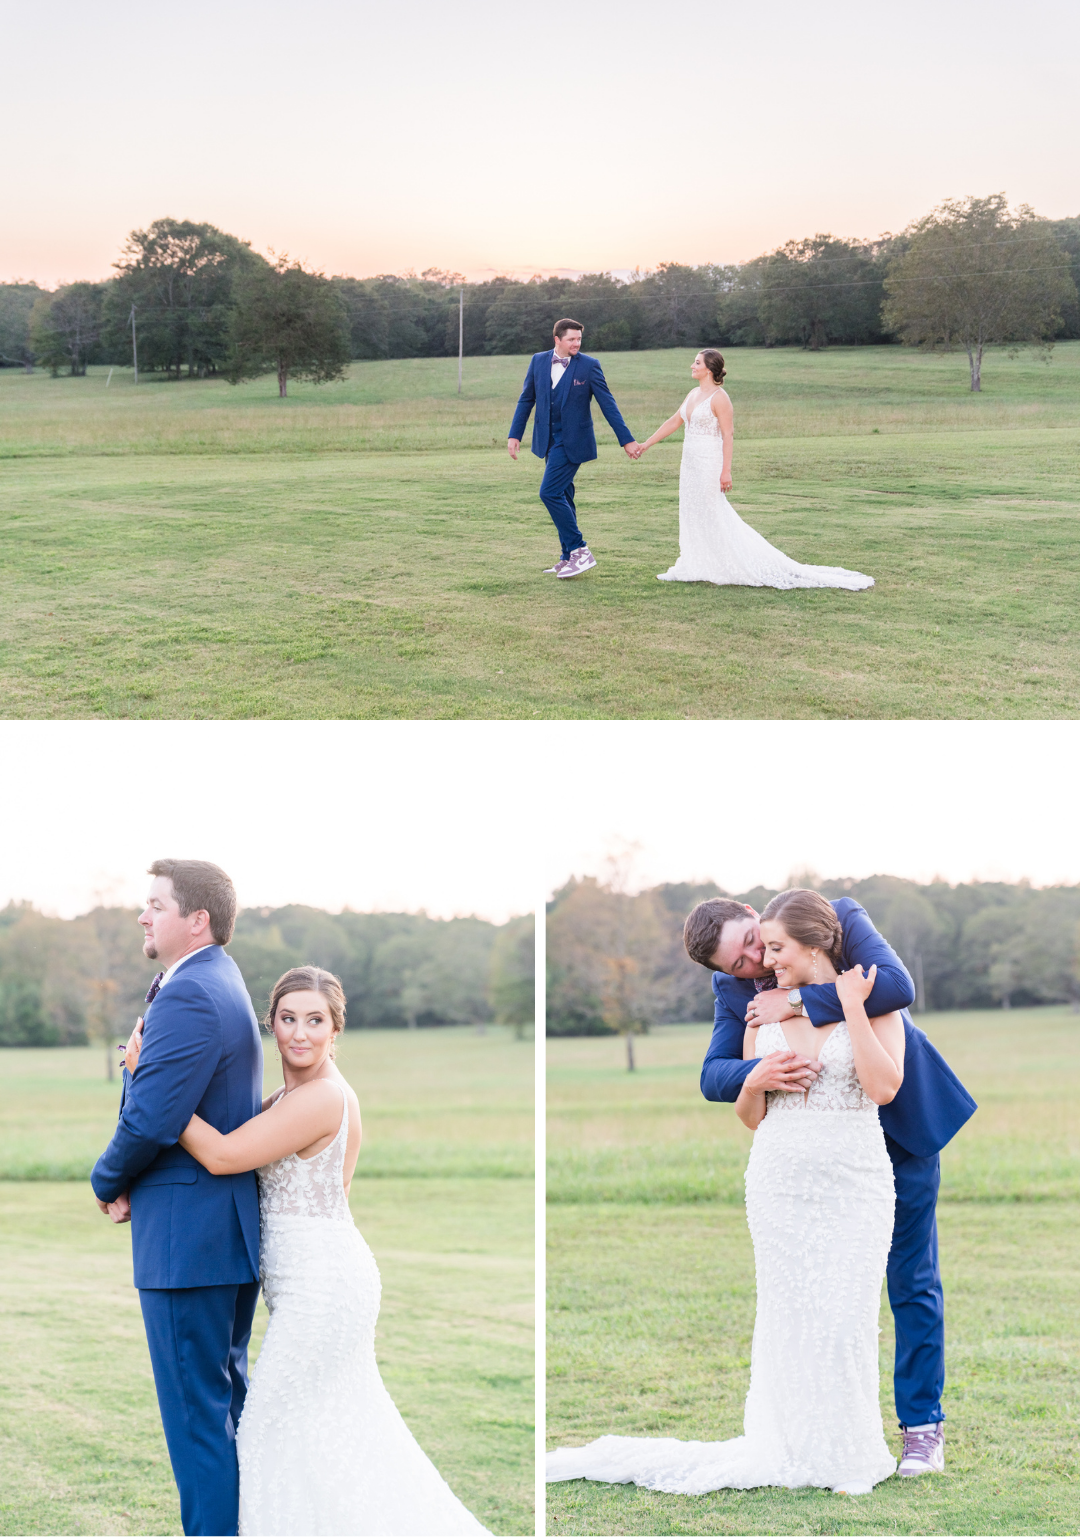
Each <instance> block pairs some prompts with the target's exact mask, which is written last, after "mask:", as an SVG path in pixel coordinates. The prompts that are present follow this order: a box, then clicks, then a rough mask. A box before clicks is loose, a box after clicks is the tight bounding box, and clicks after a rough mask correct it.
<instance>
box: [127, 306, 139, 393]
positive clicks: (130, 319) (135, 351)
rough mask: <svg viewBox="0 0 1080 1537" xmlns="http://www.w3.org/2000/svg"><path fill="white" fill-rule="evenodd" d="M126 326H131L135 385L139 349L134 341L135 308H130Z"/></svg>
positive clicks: (137, 372)
mask: <svg viewBox="0 0 1080 1537" xmlns="http://www.w3.org/2000/svg"><path fill="white" fill-rule="evenodd" d="M128 324H129V325H130V326H131V356H132V359H133V361H134V363H135V383H136V384H138V382H139V347H138V343H137V342H136V340H135V306H134V304H133V305H132V306H131V314H130V315H129V316H128Z"/></svg>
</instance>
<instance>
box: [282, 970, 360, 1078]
mask: <svg viewBox="0 0 1080 1537" xmlns="http://www.w3.org/2000/svg"><path fill="white" fill-rule="evenodd" d="M289 993H321V994H322V996H323V997H324V998H325V999H326V1007H327V1010H328V1011H329V1014H330V1022H331V1024H332V1025H333V1027H334V1034H333V1038H332V1039H331V1041H330V1055H331V1057H332V1056H333V1055H334V1046H335V1044H336V1042H337V1038H338V1036H339V1035H340V1034H341V1032H342V1031H343V1030H344V1028H345V989H344V988H343V987H342V985H341V980H340V978H338V977H335V976H334V973H333V972H332V971H323V969H322V967H321V966H294V967H293V968H292V970H291V971H287V972H286V973H285V975H284V976H283V977H278V979H277V981H276V982H275V983H274V990H273V992H272V993H271V994H270V1007H269V1008H268V1009H267V1011H266V1014H265V1015H264V1017H263V1024H264V1025H265V1027H266V1029H267V1030H269V1032H270V1034H271V1035H273V1033H274V1016H275V1015H276V1014H277V1011H278V1004H279V1003H280V1002H281V1000H282V999H283V998H285V997H287V996H288V994H289Z"/></svg>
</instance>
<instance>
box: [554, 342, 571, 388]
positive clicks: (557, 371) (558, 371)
mask: <svg viewBox="0 0 1080 1537" xmlns="http://www.w3.org/2000/svg"><path fill="white" fill-rule="evenodd" d="M558 357H559V354H558V353H557V352H556V351H555V350H554V348H552V352H551V388H552V389H556V388H557V387H558V384H559V380H560V379H561V378H562V376H563V374H564V373H565V372H566V368H569V367H570V362H571V360H570V359H569V358H568V359H567V361H566V368H564V367H563V366H562V364H561V363H560V362H559V361H558Z"/></svg>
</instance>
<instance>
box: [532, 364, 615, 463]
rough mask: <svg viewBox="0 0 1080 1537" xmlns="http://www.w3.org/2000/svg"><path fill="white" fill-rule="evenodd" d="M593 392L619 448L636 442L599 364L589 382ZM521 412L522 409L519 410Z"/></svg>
mask: <svg viewBox="0 0 1080 1537" xmlns="http://www.w3.org/2000/svg"><path fill="white" fill-rule="evenodd" d="M589 383H590V384H591V385H592V392H593V394H594V395H595V396H596V399H597V403H598V404H599V406H600V409H601V411H603V413H604V419H605V421H606V422H607V424H608V426H609V427H610V428H611V430H612V432H613V433H614V434H615V436H616V437H617V438H618V440H619V447H620V448H625V447H626V445H627V443H632V442H633V441H634V434H633V433H632V432H631V431H630V429H629V427H628V426H627V425H626V423H625V422H624V421H623V419H622V413H621V412H620V410H619V408H618V406H617V405H616V404H615V396H614V395H613V394H612V393H611V391H610V390H609V389H608V384H607V380H606V379H605V378H604V370H603V369H602V368H601V367H600V364H599V363H594V364H593V371H592V377H591V378H590V380H589ZM518 409H519V410H520V407H519V408H518Z"/></svg>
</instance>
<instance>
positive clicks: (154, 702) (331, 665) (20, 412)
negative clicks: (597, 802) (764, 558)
mask: <svg viewBox="0 0 1080 1537" xmlns="http://www.w3.org/2000/svg"><path fill="white" fill-rule="evenodd" d="M689 360H690V354H689V352H686V353H684V352H681V351H678V352H651V353H618V354H611V355H608V356H607V357H605V358H604V363H605V367H606V370H607V373H608V377H609V380H610V382H611V383H612V385H613V387H614V389H615V390H616V393H617V395H618V398H619V401H620V404H621V406H622V408H623V411H624V415H625V416H626V418H627V421H628V423H629V425H630V426H631V428H632V430H634V431H635V432H637V433H639V434H640V435H642V436H644V435H645V434H646V433H647V432H648V431H651V430H652V428H653V427H654V426H656V425H657V424H658V423H659V422H660V421H661V420H662V419H663V418H664V417H665V416H666V415H668V414H670V412H671V411H672V410H673V409H674V407H675V406H676V405H677V403H678V401H679V400H680V399H681V397H682V395H683V393H684V391H685V387H686V385H687V382H688V381H687V377H686V370H687V366H688V363H689ZM728 361H729V379H728V386H729V389H730V391H731V394H732V398H733V400H734V402H735V408H736V425H737V447H736V464H735V474H736V491H735V494H734V498H733V499H734V502H735V505H736V507H737V508H738V510H739V511H740V512H742V513H743V514H744V515H745V516H746V517H747V518H748V519H749V520H750V521H751V522H752V523H753V524H754V525H755V526H756V527H758V528H759V529H760V530H761V531H762V532H763V533H764V534H765V535H766V536H767V537H769V538H770V539H772V540H774V541H775V542H777V543H779V544H780V545H781V546H782V547H783V548H784V549H785V550H786V551H787V552H788V553H789V554H791V555H792V556H794V557H796V558H798V559H801V560H810V561H815V562H822V563H830V564H831V563H843V564H846V565H848V566H854V567H857V568H858V569H860V570H865V571H868V572H870V573H871V574H873V575H875V576H876V577H877V579H878V585H877V587H876V588H875V589H874V591H873V592H871V593H868V594H850V593H838V592H795V593H776V592H770V591H759V590H750V589H731V588H725V589H717V588H711V587H707V586H703V585H700V584H694V585H690V586H685V587H684V586H679V585H677V584H661V583H658V582H657V581H656V579H655V578H656V573H657V572H658V571H662V570H664V569H666V567H667V566H668V565H669V564H670V563H671V561H672V559H673V558H674V554H675V551H676V546H677V495H678V487H677V480H678V456H679V451H680V446H679V439H678V438H675V439H672V440H670V441H669V442H668V443H667V444H666V445H662V446H661V447H660V448H659V449H657V450H656V451H655V452H654V453H652V454H650V455H649V456H648V457H647V458H646V459H645V460H644V461H643V462H642V463H641V464H639V465H633V464H631V463H629V462H628V461H627V460H626V459H625V458H624V456H623V455H621V454H620V453H619V451H618V449H617V448H616V447H615V446H614V444H613V440H612V439H611V436H610V434H609V433H608V432H607V428H606V426H604V424H603V423H601V424H600V440H601V444H602V446H601V453H600V459H599V461H598V463H597V464H595V465H592V466H586V467H585V469H584V470H583V472H582V475H581V478H580V485H579V505H580V507H581V510H582V524H583V528H584V531H585V533H586V536H587V538H588V539H589V541H590V543H591V545H592V546H593V548H594V550H595V551H596V553H597V555H598V558H599V560H600V566H599V568H598V570H597V571H596V572H593V573H591V574H590V575H589V576H588V577H586V578H584V579H583V580H580V581H575V582H561V583H556V582H554V581H553V580H548V579H546V578H544V577H542V575H541V570H540V568H541V567H543V566H544V565H547V564H549V562H550V558H551V555H552V553H553V549H554V543H553V538H552V532H551V527H550V523H549V521H548V519H547V515H546V513H544V511H543V509H542V507H541V506H540V503H539V502H538V501H537V500H536V489H537V485H538V480H539V473H540V466H539V464H538V462H537V461H535V460H533V459H532V457H531V456H530V455H525V456H524V458H523V461H522V462H521V463H519V464H518V465H513V464H511V463H510V461H509V459H508V458H507V456H506V453H505V449H504V446H503V445H504V443H505V436H506V431H507V427H508V423H509V418H510V413H511V410H512V407H513V403H514V400H515V398H516V395H517V392H518V390H519V388H520V383H521V378H522V375H523V372H524V359H521V358H474V359H468V360H466V364H465V377H466V387H465V392H464V395H463V396H462V398H461V399H458V397H457V395H456V393H455V391H456V365H455V363H454V361H453V360H423V359H421V360H411V361H402V362H388V363H357V364H354V365H353V367H352V370H351V375H350V378H349V380H348V381H347V382H346V383H344V384H342V385H334V386H328V387H324V388H322V389H316V388H315V387H314V386H295V387H294V389H293V393H292V394H291V395H290V398H289V399H288V400H287V401H284V402H282V401H279V400H278V399H277V398H276V396H275V394H274V391H275V388H276V386H275V385H274V383H273V381H272V380H263V381H258V382H256V383H253V384H249V385H244V386H241V387H239V388H237V389H233V388H231V387H230V386H228V385H225V384H222V383H219V382H216V381H201V382H198V381H193V382H182V383H179V384H165V383H158V382H144V383H142V384H140V385H139V387H138V390H136V389H135V388H134V386H133V385H132V382H131V377H130V373H129V372H128V371H125V370H118V371H117V372H115V373H114V375H113V379H112V383H111V385H109V386H108V387H107V386H106V378H107V370H105V369H98V370H91V371H90V373H89V374H88V376H87V377H86V378H85V379H56V380H54V379H50V378H48V377H46V376H45V375H42V374H38V375H34V376H30V377H28V376H26V375H24V374H22V373H20V372H18V371H16V370H10V369H9V370H0V460H2V461H3V462H2V463H0V485H2V486H3V490H4V497H3V502H2V507H3V529H4V536H5V537H4V543H3V551H4V553H3V557H2V559H3V573H4V581H5V587H6V590H7V591H8V592H9V593H10V594H11V598H10V601H9V603H8V605H7V606H6V614H5V617H4V618H3V620H2V621H0V680H2V685H3V704H2V705H0V710H2V712H3V714H4V715H5V716H8V717H61V716H62V717H94V716H106V717H115V716H119V717H129V716H130V717H169V718H186V717H189V716H199V717H218V718H221V717H245V718H247V717H291V718H306V717H316V716H327V717H342V718H357V717H445V716H453V717H519V718H538V717H539V718H550V717H567V718H569V717H624V716H625V717H633V718H639V717H657V718H659V717H663V718H668V717H684V716H687V717H772V718H776V717H789V718H792V717H799V718H809V717H821V718H832V717H845V718H846V717H851V718H856V717H858V718H862V717H866V718H878V717H937V718H946V717H948V718H956V717H978V718H990V717H998V718H1007V717H1062V716H1072V715H1075V714H1076V713H1077V712H1078V709H1080V684H1078V683H1077V678H1078V676H1080V667H1078V662H1080V638H1078V634H1077V623H1076V588H1077V576H1078V574H1080V558H1078V549H1077V538H1076V527H1077V512H1078V509H1080V489H1078V487H1080V473H1078V472H1080V343H1064V344H1062V345H1060V346H1059V347H1058V348H1057V349H1056V350H1055V353H1054V361H1053V362H1052V364H1051V365H1050V366H1049V367H1047V366H1045V365H1044V364H1042V363H1040V362H1038V361H1036V360H1034V359H1032V358H1030V357H1028V356H1023V355H1022V356H1021V357H1019V358H1017V359H1012V360H1010V359H1009V358H1007V357H1006V356H1005V355H1003V354H1001V355H995V356H993V357H992V359H991V361H990V363H989V364H988V366H987V370H986V375H985V380H986V383H985V389H984V392H983V394H982V395H981V396H972V395H971V394H970V393H969V391H968V389H967V382H966V363H965V361H964V360H963V358H960V357H952V358H945V359H942V358H931V357H923V356H920V355H917V354H914V353H910V352H906V351H903V350H901V349H899V348H861V349H835V350H832V351H829V352H827V353H824V354H820V355H817V356H813V355H811V354H809V353H802V352H798V351H793V350H789V349H777V350H771V351H766V350H755V349H733V350H732V352H731V355H730V357H729V360H728Z"/></svg>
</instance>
